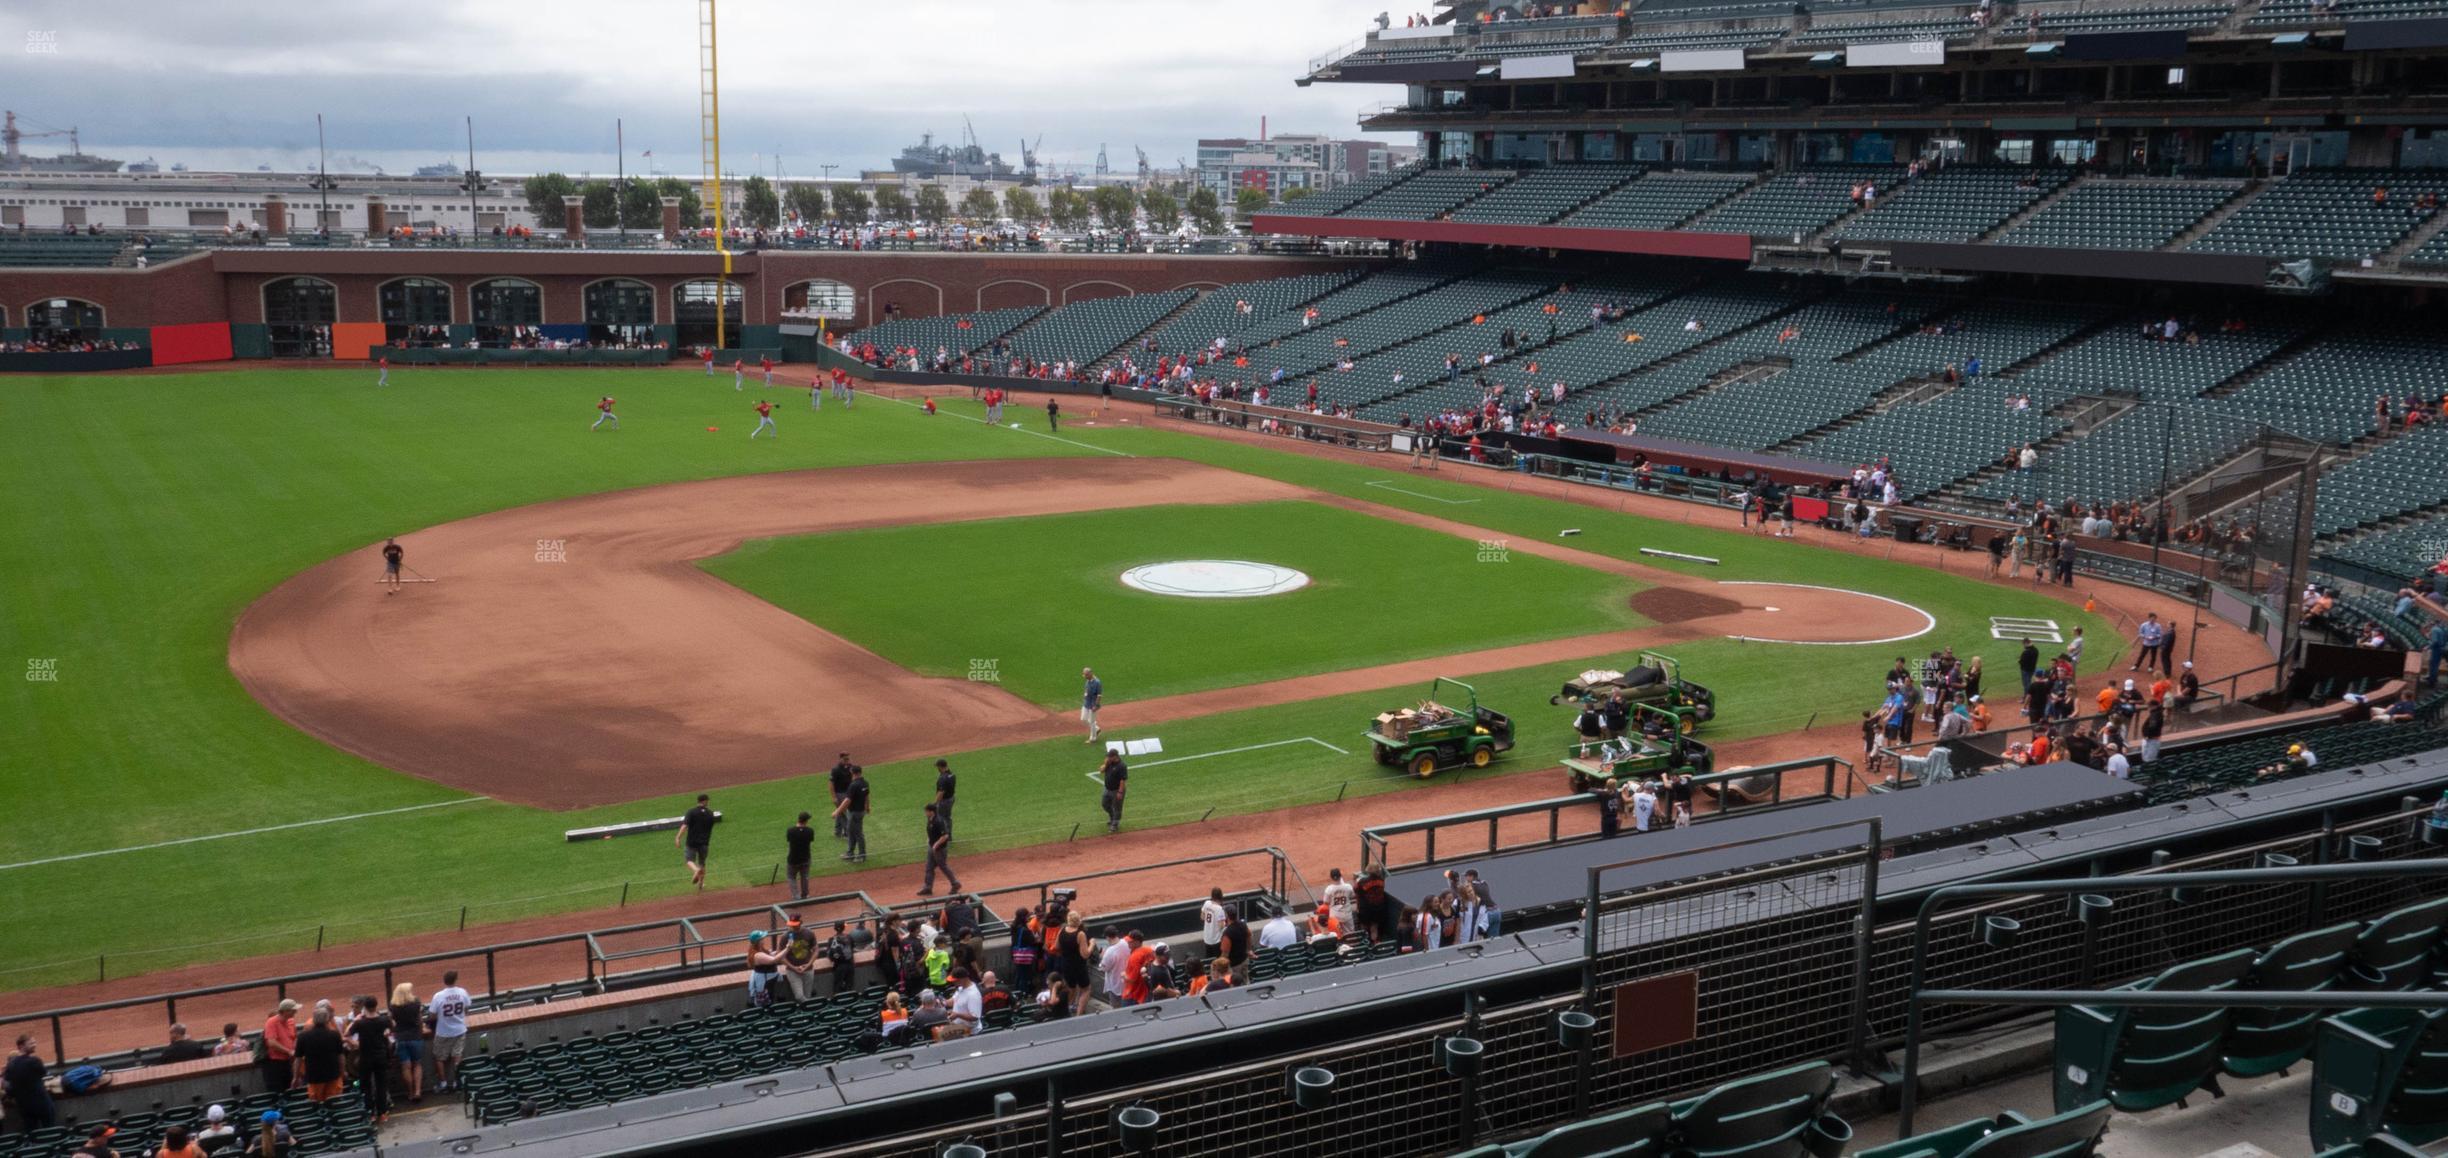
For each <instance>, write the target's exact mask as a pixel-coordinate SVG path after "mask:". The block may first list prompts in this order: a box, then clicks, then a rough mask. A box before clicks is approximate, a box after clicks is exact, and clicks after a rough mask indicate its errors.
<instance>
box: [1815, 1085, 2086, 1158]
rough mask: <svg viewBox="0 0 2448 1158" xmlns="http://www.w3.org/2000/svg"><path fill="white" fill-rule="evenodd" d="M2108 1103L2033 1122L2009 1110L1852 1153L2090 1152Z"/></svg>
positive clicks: (1956, 1156) (2016, 1157) (1968, 1156)
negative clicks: (1992, 1116)
mask: <svg viewBox="0 0 2448 1158" xmlns="http://www.w3.org/2000/svg"><path fill="white" fill-rule="evenodd" d="M2112 1109H2113V1107H2111V1106H2110V1105H2109V1104H2108V1103H2107V1101H2106V1100H2104V1099H2103V1100H2100V1101H2094V1102H2090V1103H2087V1104H2085V1105H2080V1106H2076V1107H2074V1108H2073V1109H2071V1110H2067V1111H2066V1112H2064V1113H2062V1114H2057V1115H2054V1116H2051V1117H2047V1118H2042V1119H2040V1120H2039V1121H2037V1122H2035V1121H2033V1120H2031V1119H2030V1118H2028V1117H2025V1116H2024V1115H2022V1114H2018V1113H2015V1112H2014V1111H2012V1110H2009V1111H2007V1112H2005V1113H2002V1114H1999V1115H1998V1116H1996V1117H1994V1118H1976V1119H1974V1120H1972V1121H1969V1122H1963V1123H1959V1124H1957V1125H1954V1126H1949V1127H1947V1128H1946V1129H1943V1130H1933V1131H1931V1132H1929V1133H1926V1134H1916V1135H1914V1136H1912V1137H1910V1138H1899V1139H1897V1140H1896V1141H1893V1142H1890V1143H1888V1144H1886V1145H1884V1146H1872V1147H1870V1148H1869V1149H1866V1150H1856V1151H1854V1152H1853V1158H2090V1156H2091V1155H2092V1154H2094V1153H2096V1152H2097V1151H2098V1149H2099V1143H2100V1138H2101V1137H2102V1136H2104V1135H2106V1134H2107V1132H2108V1117H2109V1114H2110V1112H2111V1110H2112Z"/></svg>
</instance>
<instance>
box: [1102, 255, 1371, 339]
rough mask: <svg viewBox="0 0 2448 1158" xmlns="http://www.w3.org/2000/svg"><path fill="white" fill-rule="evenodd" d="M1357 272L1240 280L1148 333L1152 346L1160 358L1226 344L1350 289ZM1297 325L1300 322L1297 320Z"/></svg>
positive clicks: (1209, 295)
mask: <svg viewBox="0 0 2448 1158" xmlns="http://www.w3.org/2000/svg"><path fill="white" fill-rule="evenodd" d="M1359 276H1360V274H1359V272H1358V271H1356V270H1338V271H1336V272H1334V273H1304V274H1296V275H1294V276H1292V277H1279V278H1275V279H1273V280H1271V281H1254V282H1236V283H1234V284H1232V285H1229V286H1226V287H1224V288H1222V289H1219V290H1217V291H1215V292H1214V293H1211V294H1208V295H1207V296H1206V297H1204V298H1201V299H1199V302H1198V304H1196V305H1194V306H1191V307H1190V308H1189V309H1187V310H1184V311H1182V314H1181V316H1180V317H1177V318H1175V319H1173V320H1172V321H1170V322H1167V323H1165V324H1164V325H1162V326H1160V327H1158V328H1157V329H1156V332H1154V333H1152V334H1149V335H1148V338H1149V340H1150V342H1151V343H1152V345H1150V346H1149V347H1148V348H1149V349H1152V350H1153V351H1154V352H1155V353H1158V354H1189V353H1195V352H1197V351H1199V350H1204V349H1209V348H1211V347H1212V345H1213V343H1214V342H1215V340H1216V339H1217V338H1223V339H1225V340H1226V341H1227V342H1230V341H1231V340H1232V339H1234V338H1236V337H1239V336H1241V335H1242V334H1245V333H1247V332H1248V331H1249V330H1250V329H1251V328H1252V327H1254V326H1256V325H1258V324H1260V323H1262V322H1266V321H1269V320H1272V319H1274V318H1276V317H1277V316H1278V315H1281V314H1283V313H1285V312H1287V311H1293V310H1298V309H1300V308H1302V307H1305V306H1307V305H1308V304H1309V303H1310V302H1312V301H1315V300H1317V299H1318V298H1321V297H1324V296H1325V295H1327V294H1329V293H1332V292H1334V291H1335V290H1338V289H1341V288H1343V287H1344V286H1346V285H1349V284H1351V283H1352V281H1354V280H1355V279H1357V278H1358V277H1359ZM1296 324H1297V322H1296Z"/></svg>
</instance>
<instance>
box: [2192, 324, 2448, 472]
mask: <svg viewBox="0 0 2448 1158" xmlns="http://www.w3.org/2000/svg"><path fill="white" fill-rule="evenodd" d="M2383 393H2385V394H2388V395H2390V396H2391V397H2404V396H2405V395H2407V394H2414V395H2419V396H2421V397H2424V398H2438V397H2439V396H2441V395H2442V394H2448V344H2442V343H2440V342H2438V341H2435V340H2433V339H2432V337H2431V336H2430V335H2427V334H2416V333H2411V332H2408V331H2407V330H2406V329H2404V328H2403V327H2399V326H2388V325H2380V324H2372V325H2362V326H2356V327H2352V328H2350V329H2347V330H2343V331H2339V332H2336V333H2331V334H2328V335H2325V336H2324V337H2323V338H2322V340H2321V341H2320V342H2319V344H2317V345H2314V346H2312V347H2310V348H2308V349H2306V350H2304V351H2303V352H2302V353H2300V354H2298V355H2297V356H2295V357H2292V358H2289V359H2287V360H2286V361H2284V362H2282V363H2279V364H2278V365H2276V366H2272V367H2270V368H2269V369H2268V370H2267V371H2264V372H2263V373H2262V374H2260V375H2259V376H2257V377H2255V378H2254V379H2253V380H2252V381H2250V382H2247V383H2245V384H2244V385H2243V386H2242V387H2241V388H2239V389H2238V390H2236V392H2235V393H2233V394H2231V395H2228V396H2227V397H2225V398H2223V399H2221V403H2222V406H2223V408H2225V409H2227V410H2229V411H2231V412H2234V413H2240V414H2247V415H2250V416H2252V417H2254V418H2257V419H2259V420H2261V421H2263V422H2267V423H2269V424H2270V425H2272V426H2275V427H2277V428H2278V429H2280V430H2283V431H2286V432H2287V433H2289V434H2292V435H2294V436H2296V437H2298V438H2306V439H2310V440H2312V441H2314V442H2327V443H2345V442H2349V441H2352V440H2354V439H2357V438H2361V437H2363V436H2364V435H2366V434H2369V433H2371V430H2372V422H2373V414H2372V402H2373V400H2374V398H2375V397H2376V396H2378V395H2380V394H2383Z"/></svg>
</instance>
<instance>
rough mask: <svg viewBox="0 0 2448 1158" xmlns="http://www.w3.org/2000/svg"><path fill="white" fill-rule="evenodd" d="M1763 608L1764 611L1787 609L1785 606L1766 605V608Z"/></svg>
mask: <svg viewBox="0 0 2448 1158" xmlns="http://www.w3.org/2000/svg"><path fill="white" fill-rule="evenodd" d="M1761 610H1763V611H1783V610H1785V609H1784V608H1782V607H1766V608H1762V609H1761Z"/></svg>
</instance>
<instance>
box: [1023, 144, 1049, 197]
mask: <svg viewBox="0 0 2448 1158" xmlns="http://www.w3.org/2000/svg"><path fill="white" fill-rule="evenodd" d="M1042 144H1045V134H1044V133H1039V134H1037V140H1036V142H1035V143H1033V144H1032V143H1031V142H1030V141H1029V140H1028V139H1027V138H1022V139H1021V141H1020V183H1021V184H1023V185H1034V184H1036V183H1037V146H1038V145H1042Z"/></svg>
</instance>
